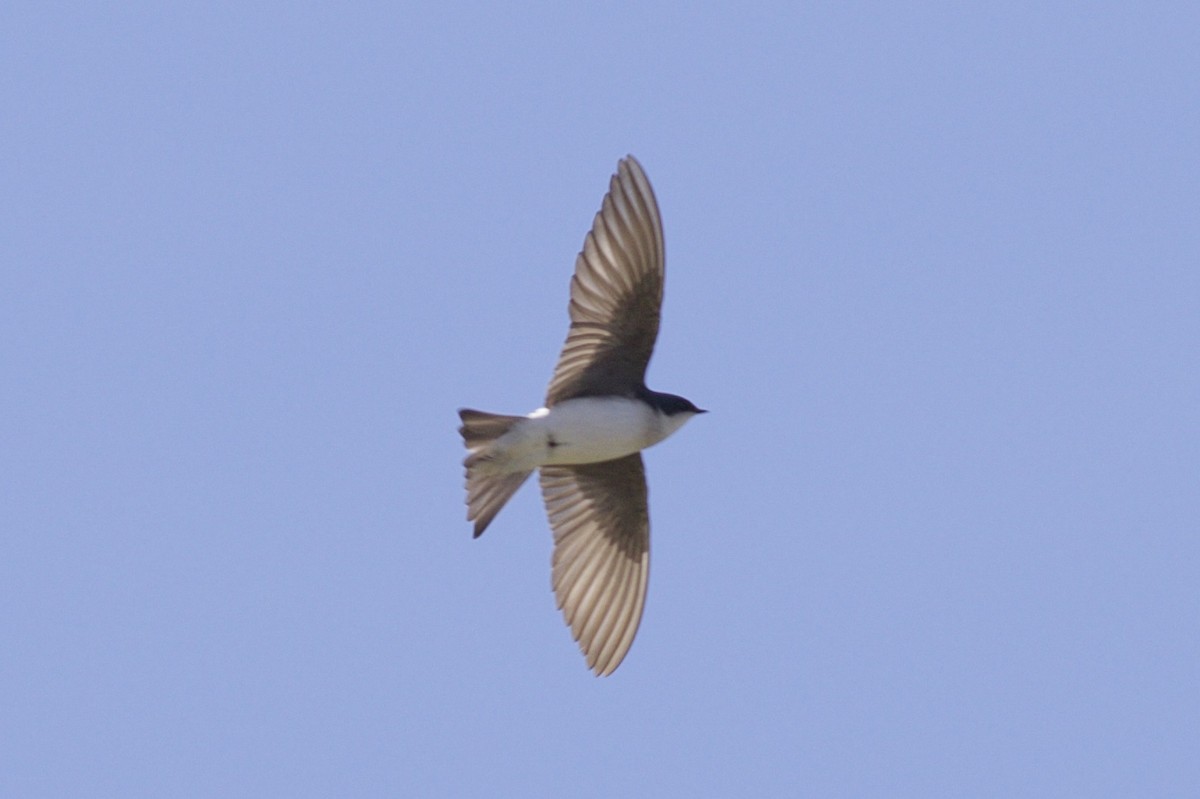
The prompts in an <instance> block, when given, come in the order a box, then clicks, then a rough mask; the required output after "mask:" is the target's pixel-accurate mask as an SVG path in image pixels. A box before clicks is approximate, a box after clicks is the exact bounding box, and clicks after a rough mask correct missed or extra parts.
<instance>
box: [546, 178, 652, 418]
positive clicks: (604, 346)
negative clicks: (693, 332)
mask: <svg viewBox="0 0 1200 799" xmlns="http://www.w3.org/2000/svg"><path fill="white" fill-rule="evenodd" d="M664 270H665V255H664V252H663V232H662V220H661V218H660V217H659V214H658V203H657V202H655V199H654V191H653V189H651V188H650V181H649V180H647V178H646V173H645V172H643V171H642V167H641V165H640V164H638V162H637V161H636V160H635V159H634V157H633V156H632V155H630V156H626V157H625V158H623V159H622V160H621V161H620V162H619V163H618V164H617V173H616V174H615V175H613V177H612V180H611V181H610V183H609V189H608V194H606V195H605V196H604V202H603V204H602V205H601V207H600V212H599V213H597V214H596V220H595V222H593V223H592V229H591V230H590V231H589V232H588V234H587V237H586V238H585V239H584V241H583V251H582V252H580V253H579V257H578V258H576V260H575V275H574V277H572V278H571V303H570V306H569V311H570V314H571V329H570V331H569V332H568V333H567V341H566V344H564V345H563V350H562V354H561V355H560V356H559V358H558V365H557V366H556V367H555V369H554V377H553V378H552V379H551V380H550V388H549V389H548V390H547V392H546V407H551V406H553V405H554V404H555V403H557V402H562V401H563V400H568V399H572V398H574V397H587V396H593V395H598V394H626V395H632V394H633V393H635V392H636V390H637V389H639V388H641V387H643V386H644V384H645V383H644V381H645V377H646V365H647V364H648V363H649V362H650V355H651V353H652V352H653V351H654V340H655V339H656V338H657V337H658V320H659V310H660V308H661V307H662V299H663V278H664Z"/></svg>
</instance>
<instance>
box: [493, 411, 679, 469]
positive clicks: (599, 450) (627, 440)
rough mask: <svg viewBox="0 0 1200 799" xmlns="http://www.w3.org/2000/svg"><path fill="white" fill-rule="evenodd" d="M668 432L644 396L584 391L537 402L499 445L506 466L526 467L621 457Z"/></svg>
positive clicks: (647, 444)
mask: <svg viewBox="0 0 1200 799" xmlns="http://www.w3.org/2000/svg"><path fill="white" fill-rule="evenodd" d="M670 432H671V431H670V430H669V429H665V427H664V425H663V424H662V420H661V418H660V416H659V414H658V413H656V412H655V411H654V410H652V409H651V408H650V407H649V406H648V405H646V404H645V403H644V402H639V401H637V400H630V399H621V398H615V397H605V398H603V399H600V398H595V397H585V398H581V399H573V400H567V401H566V402H562V403H559V404H558V405H555V406H554V407H553V408H549V409H547V408H539V409H538V410H536V411H534V412H533V413H531V414H529V416H528V417H527V419H526V421H524V422H522V423H520V424H519V425H516V426H515V427H514V428H513V429H512V430H510V431H509V432H507V433H505V434H504V436H502V437H501V438H500V439H499V440H498V441H497V442H496V444H497V445H498V446H497V447H496V449H497V450H498V451H497V455H500V453H501V452H502V453H503V455H502V456H501V458H500V459H499V460H501V461H502V462H503V463H504V469H505V471H524V470H529V469H535V468H537V467H539V466H547V465H556V466H567V465H571V464H580V463H597V462H600V461H611V460H615V459H617V458H623V457H625V456H626V455H632V454H633V453H635V452H638V451H639V450H643V449H645V448H646V447H649V446H651V445H653V444H657V443H658V442H659V441H662V440H663V439H664V438H666V436H667V435H668V434H669V433H670Z"/></svg>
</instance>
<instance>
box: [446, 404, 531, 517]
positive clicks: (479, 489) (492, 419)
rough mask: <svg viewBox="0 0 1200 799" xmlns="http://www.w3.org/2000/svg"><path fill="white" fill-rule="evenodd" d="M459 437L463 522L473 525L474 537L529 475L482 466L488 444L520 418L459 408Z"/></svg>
mask: <svg viewBox="0 0 1200 799" xmlns="http://www.w3.org/2000/svg"><path fill="white" fill-rule="evenodd" d="M458 415H459V418H461V419H462V427H460V428H458V432H459V434H460V435H462V437H463V443H464V444H466V446H467V449H468V450H469V453H468V455H467V457H466V459H465V460H464V461H463V466H465V467H466V470H467V521H473V522H475V537H476V538H478V537H479V536H481V535H483V531H484V530H486V529H487V526H488V525H489V524H491V523H492V519H494V518H496V514H497V513H499V512H500V509H501V508H503V507H504V505H505V503H506V502H508V500H509V499H510V498H511V497H512V495H513V494H515V493H517V489H518V488H520V487H521V484H522V483H524V482H525V480H526V479H528V477H529V475H530V474H531V472H500V473H484V469H482V468H480V467H481V465H482V464H485V463H487V462H488V461H490V460H491V452H490V449H491V444H492V442H493V441H495V440H496V439H498V438H500V437H501V436H502V435H504V434H505V433H507V432H508V431H509V430H510V429H511V428H512V426H513V425H514V424H516V423H517V422H519V421H521V420H522V419H524V418H525V417H523V416H504V415H502V414H498V413H486V412H484V411H475V410H471V409H470V408H463V409H461V410H459V412H458Z"/></svg>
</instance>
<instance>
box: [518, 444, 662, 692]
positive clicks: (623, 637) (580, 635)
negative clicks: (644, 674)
mask: <svg viewBox="0 0 1200 799" xmlns="http://www.w3.org/2000/svg"><path fill="white" fill-rule="evenodd" d="M541 484H542V497H543V498H544V499H545V502H546V513H547V515H548V516H549V517H550V526H551V528H553V530H554V556H553V560H552V581H553V585H554V596H555V598H556V600H557V602H558V606H559V608H560V609H561V610H562V612H563V616H564V617H565V618H566V621H567V624H569V625H570V627H571V633H572V634H573V635H574V636H575V640H576V641H578V642H579V648H580V649H581V650H582V651H583V654H584V656H585V657H586V658H587V663H588V667H589V668H591V669H592V670H593V671H595V672H596V674H597V675H600V676H604V675H608V674H611V673H612V672H613V671H614V670H615V669H616V668H617V666H619V665H620V663H621V660H622V659H623V658H624V657H625V654H626V653H627V652H628V651H629V647H630V646H631V645H632V644H633V637H634V635H635V634H636V633H637V629H638V625H639V624H640V623H641V619H642V608H643V607H644V606H645V602H646V584H647V580H648V579H649V576H650V515H649V509H648V503H647V496H646V494H647V492H646V471H645V468H644V467H643V465H642V456H641V454H640V453H634V454H633V455H628V456H626V457H624V458H619V459H617V460H613V461H605V462H603V463H591V464H586V465H581V466H543V467H542V470H541Z"/></svg>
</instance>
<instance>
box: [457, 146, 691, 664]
mask: <svg viewBox="0 0 1200 799" xmlns="http://www.w3.org/2000/svg"><path fill="white" fill-rule="evenodd" d="M664 274H665V260H664V254H663V232H662V220H661V219H660V218H659V215H658V204H657V203H656V202H655V200H654V191H653V190H652V189H651V188H650V181H649V180H647V179H646V173H645V172H643V171H642V167H641V165H640V164H638V162H637V161H636V160H634V158H633V156H628V157H626V158H624V159H622V160H621V161H620V162H618V164H617V173H616V174H615V175H613V177H612V180H611V181H610V182H609V188H608V194H606V195H605V197H604V202H603V204H602V205H601V207H600V211H599V213H597V214H596V219H595V221H594V222H593V223H592V229H591V231H590V232H589V233H588V234H587V236H586V237H585V238H584V241H583V251H582V252H581V253H579V256H578V257H577V258H576V259H575V275H574V277H572V278H571V302H570V304H569V306H568V312H569V313H570V316H571V327H570V330H569V331H568V333H567V341H566V344H564V345H563V350H562V354H561V355H560V356H559V359H558V366H556V367H555V369H554V376H553V377H552V378H551V380H550V388H549V389H548V390H547V392H546V404H545V407H542V408H538V409H537V410H536V411H534V412H533V413H531V414H529V415H528V416H504V415H500V414H494V413H484V412H483V411H475V410H470V409H468V408H463V409H460V410H459V412H458V415H459V417H460V418H461V419H462V427H460V428H459V433H461V434H462V437H463V443H464V444H466V447H467V450H468V451H469V454H468V455H467V457H466V460H464V461H463V465H464V466H465V467H466V472H467V521H473V522H475V537H476V538H478V537H479V536H480V535H482V534H483V531H484V530H486V529H487V526H488V525H489V524H490V523H491V521H492V519H494V518H495V517H496V514H497V513H499V512H500V509H501V508H503V507H504V503H505V502H507V501H508V499H509V498H510V497H511V496H512V495H513V494H514V493H516V491H517V489H518V488H520V487H521V484H522V483H524V482H525V480H526V478H528V477H529V475H530V474H531V473H532V472H533V470H534V469H539V470H540V472H541V474H540V477H541V484H542V497H543V499H544V500H545V503H546V513H547V515H548V516H549V518H550V527H551V528H552V529H553V530H554V555H553V558H552V559H551V582H552V584H553V587H554V595H555V598H556V599H557V602H558V607H559V609H560V610H562V612H563V616H564V617H565V618H566V621H567V624H569V625H570V627H571V633H572V634H573V635H574V636H575V640H576V641H578V642H579V647H580V649H581V650H583V654H584V657H586V658H587V664H588V667H589V668H591V669H592V670H593V671H594V672H595V673H596V674H597V675H598V676H606V675H609V674H611V673H612V672H613V671H614V670H615V669H616V668H617V666H619V665H620V664H621V660H622V659H623V658H624V657H625V653H626V652H628V651H629V647H630V645H631V644H632V643H633V636H634V634H635V633H636V632H637V628H638V624H639V623H640V622H641V619H642V608H643V606H644V604H645V601H646V582H647V580H648V578H649V575H650V515H649V507H648V505H647V502H646V471H645V468H644V467H643V466H642V456H641V451H642V450H643V449H645V448H646V447H650V446H653V445H654V444H657V443H658V442H660V441H662V440H663V439H665V438H666V437H667V436H669V435H671V434H672V433H674V432H675V431H676V430H678V429H679V428H680V427H682V426H683V423H684V422H686V421H687V420H688V419H691V418H692V417H693V416H695V415H696V414H698V413H704V411H702V410H700V409H699V408H697V407H696V406H695V405H693V404H692V403H691V402H689V401H688V400H686V399H684V398H683V397H677V396H675V395H674V394H661V393H659V392H657V391H651V390H650V389H648V388H646V382H645V378H646V365H647V364H648V363H649V362H650V355H651V353H652V352H653V350H654V340H655V338H656V337H657V336H658V320H659V309H660V308H661V306H662V299H663V278H664Z"/></svg>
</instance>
